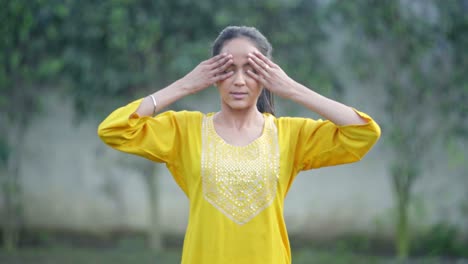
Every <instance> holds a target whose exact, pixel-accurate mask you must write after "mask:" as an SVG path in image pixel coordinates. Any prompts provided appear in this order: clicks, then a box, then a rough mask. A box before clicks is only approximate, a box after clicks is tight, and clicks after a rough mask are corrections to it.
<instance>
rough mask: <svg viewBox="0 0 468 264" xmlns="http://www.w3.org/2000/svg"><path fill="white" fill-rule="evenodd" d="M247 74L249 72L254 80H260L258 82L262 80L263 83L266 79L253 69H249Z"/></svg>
mask: <svg viewBox="0 0 468 264" xmlns="http://www.w3.org/2000/svg"><path fill="white" fill-rule="evenodd" d="M247 74H248V75H249V76H250V77H252V78H254V80H256V81H258V82H262V83H263V82H264V81H265V79H264V78H263V77H261V76H260V75H258V74H256V73H255V72H254V71H252V70H247Z"/></svg>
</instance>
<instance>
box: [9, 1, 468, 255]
mask: <svg viewBox="0 0 468 264" xmlns="http://www.w3.org/2000/svg"><path fill="white" fill-rule="evenodd" d="M0 22H1V23H0V110H1V113H0V184H1V189H0V220H1V224H2V226H1V227H2V228H1V240H0V241H1V242H0V243H1V247H2V249H1V250H0V262H1V263H135V262H138V263H179V262H180V254H181V245H182V242H183V235H184V232H185V227H186V224H187V216H188V202H187V198H186V197H185V196H184V194H183V192H182V191H181V190H179V189H178V187H177V186H176V184H175V183H174V181H173V179H172V177H171V176H170V174H168V172H167V171H166V169H165V167H164V166H163V165H159V164H154V163H151V162H149V161H146V160H143V159H140V158H136V157H132V156H130V155H126V154H123V153H120V152H117V151H115V150H112V149H110V148H109V147H107V146H105V145H104V144H103V143H102V142H100V140H99V139H98V137H97V134H96V129H97V126H98V124H99V123H100V121H102V120H103V119H104V118H105V117H106V116H107V115H108V114H109V113H110V112H111V111H112V110H114V109H115V108H117V107H119V106H122V105H124V104H127V103H129V102H131V101H133V100H135V99H138V98H140V97H143V96H146V95H148V94H149V93H151V92H154V91H156V90H158V89H161V88H163V87H165V86H166V85H168V84H170V83H171V82H173V81H175V80H177V79H178V78H181V77H182V76H184V75H185V74H186V73H187V72H189V71H190V70H191V69H193V68H194V67H195V66H196V65H197V64H198V63H199V62H200V61H202V60H205V59H207V58H209V56H210V46H211V43H212V41H213V40H214V39H215V38H216V37H217V35H218V33H219V32H220V31H221V30H222V29H223V28H224V27H226V26H228V25H248V26H254V27H256V28H258V29H259V30H260V31H261V32H262V33H263V34H264V35H265V36H266V37H267V38H269V40H270V42H271V43H272V44H273V47H274V52H273V57H274V61H275V62H276V63H277V64H279V65H280V66H281V67H282V68H283V69H284V70H285V71H286V72H287V73H288V74H289V75H290V76H291V77H292V78H294V79H295V80H297V81H299V82H301V83H302V84H304V85H306V86H308V87H310V88H311V89H313V90H315V91H318V92H320V93H321V94H323V95H325V96H328V97H331V98H333V99H335V100H338V101H341V102H343V103H345V104H348V105H351V106H353V107H355V108H357V109H359V110H361V111H364V112H367V113H369V114H370V115H371V116H372V117H373V118H374V119H375V120H376V121H377V122H378V123H379V124H380V125H381V127H382V138H381V140H380V141H379V142H378V144H377V145H376V146H375V147H374V148H373V149H372V150H371V151H370V153H369V154H368V155H367V156H366V157H365V158H364V159H363V160H362V161H361V162H359V163H355V164H350V165H342V166H337V167H332V168H324V169H320V170H313V171H307V172H303V173H301V175H299V176H298V178H297V180H296V182H295V184H294V185H293V188H292V189H291V191H290V193H289V195H288V197H287V199H286V204H285V208H286V209H285V218H286V221H287V224H288V230H289V235H290V240H291V245H292V251H293V260H294V263H393V262H394V261H399V260H406V261H407V263H468V175H467V174H468V169H467V168H468V165H467V159H466V155H467V151H468V150H467V148H466V142H467V135H468V126H467V124H468V120H467V102H468V100H467V99H468V51H467V47H468V1H467V0H449V1H437V0H394V1H391V0H388V1H386V0H382V1H377V0H355V1H339V0H316V1H312V0H303V1H301V0H266V1H252V2H247V1H245V2H244V1H220V0H198V1H188V0H172V1H162V0H153V1H149V0H102V1H90V0H81V1H73V0H0ZM276 103H277V111H278V116H304V117H312V118H319V117H318V116H316V115H315V114H313V113H310V112H309V111H306V110H305V109H303V108H302V107H300V106H298V105H296V104H294V103H293V102H290V101H287V100H284V99H281V98H276ZM171 109H174V110H182V109H187V110H199V111H203V112H211V111H217V109H219V98H218V94H217V92H216V90H215V89H214V88H209V89H206V90H205V91H203V92H201V93H199V94H195V95H192V96H189V97H186V98H183V99H182V100H180V101H178V102H177V103H175V104H174V105H172V106H171Z"/></svg>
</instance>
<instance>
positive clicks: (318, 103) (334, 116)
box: [249, 52, 367, 126]
mask: <svg viewBox="0 0 468 264" xmlns="http://www.w3.org/2000/svg"><path fill="white" fill-rule="evenodd" d="M249 61H250V63H251V64H252V66H253V68H254V69H255V70H256V72H249V74H250V75H251V76H252V77H253V78H255V79H257V80H258V81H260V82H262V83H263V85H264V86H265V87H266V88H267V89H269V90H270V91H271V92H273V93H275V94H277V95H279V96H281V97H284V98H287V99H290V100H292V101H294V102H297V103H299V104H301V105H303V106H305V107H306V108H308V109H309V110H311V111H313V112H315V113H317V114H319V115H321V116H323V117H324V118H325V119H328V120H330V121H331V122H333V123H334V124H336V125H339V126H344V125H360V124H365V123H366V122H367V120H366V119H364V118H362V117H361V116H360V115H358V114H357V113H356V111H355V110H354V109H352V108H351V107H349V106H347V105H344V104H342V103H340V102H337V101H334V100H332V99H330V98H327V97H325V96H322V95H320V94H318V93H316V92H314V91H313V90H311V89H309V88H307V87H305V86H304V85H302V84H300V83H298V82H296V81H294V80H293V79H291V78H290V77H289V76H288V75H287V74H286V73H285V72H284V71H283V70H282V69H281V68H280V67H279V66H278V65H276V64H275V63H273V62H272V61H271V60H269V59H268V58H266V57H265V56H263V55H262V54H261V53H258V52H256V53H253V54H250V55H249Z"/></svg>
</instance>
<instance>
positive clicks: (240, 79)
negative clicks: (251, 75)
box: [234, 71, 245, 86]
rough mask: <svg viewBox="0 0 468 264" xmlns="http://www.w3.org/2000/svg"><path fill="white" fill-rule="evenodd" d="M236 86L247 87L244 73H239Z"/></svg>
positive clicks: (235, 82)
mask: <svg viewBox="0 0 468 264" xmlns="http://www.w3.org/2000/svg"><path fill="white" fill-rule="evenodd" d="M234 85H235V86H244V85H245V76H244V73H243V72H242V71H238V72H237V73H236V75H235V79H234Z"/></svg>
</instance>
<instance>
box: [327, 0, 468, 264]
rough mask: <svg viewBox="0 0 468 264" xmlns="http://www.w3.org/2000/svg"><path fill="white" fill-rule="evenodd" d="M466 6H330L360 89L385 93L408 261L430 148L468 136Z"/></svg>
mask: <svg viewBox="0 0 468 264" xmlns="http://www.w3.org/2000/svg"><path fill="white" fill-rule="evenodd" d="M465 3H466V1H465V2H464V1H450V4H446V3H441V2H440V1H425V2H405V3H404V2H401V1H372V0H360V1H353V2H350V1H333V2H332V4H331V5H330V6H329V7H330V9H329V14H330V15H329V17H330V21H331V22H332V23H333V24H334V25H335V26H336V27H345V28H346V29H348V30H349V31H350V32H351V37H350V38H349V40H348V48H349V49H350V50H353V52H352V53H350V55H349V56H348V58H346V61H347V63H348V64H349V66H350V67H351V68H353V69H356V75H357V76H358V77H359V78H360V80H361V81H362V82H367V83H371V84H373V85H378V86H381V87H383V88H384V90H383V92H384V93H385V95H384V96H385V98H386V99H387V100H386V103H385V105H384V106H383V107H384V108H385V110H386V111H387V113H388V116H389V120H388V122H387V125H388V129H386V128H385V127H384V136H386V138H387V140H388V142H390V144H391V147H392V149H393V151H394V154H395V155H394V159H393V161H392V164H391V177H392V183H393V190H394V193H395V202H396V207H397V209H398V215H397V217H396V221H395V222H396V228H395V230H397V249H398V254H399V255H400V256H401V257H403V258H405V257H406V256H407V255H408V251H409V241H410V238H409V237H410V235H409V232H410V229H409V228H408V226H409V225H410V223H409V221H408V219H409V217H410V216H409V212H408V211H409V204H410V203H411V201H412V199H413V197H412V189H413V187H414V183H415V182H416V180H417V178H419V177H421V176H422V172H423V171H424V168H425V165H426V163H425V155H424V154H425V153H427V152H428V151H429V150H430V148H431V146H432V145H431V144H429V142H431V141H434V140H438V139H439V138H442V139H443V140H444V141H445V142H450V141H451V140H452V139H453V138H455V137H460V136H461V137H465V138H466V136H467V135H468V134H467V133H466V132H467V131H468V130H467V124H468V122H466V113H467V111H466V110H467V109H466V107H467V106H466V100H467V96H468V93H467V92H468V91H467V89H466V87H467V85H466V83H468V76H467V75H466V72H467V70H468V63H467V61H468V52H466V48H465V49H463V48H462V47H466V46H467V38H466V35H467V34H466V33H467V32H466V30H467V29H468V26H467V25H468V24H467V21H468V20H467V19H466V15H464V14H466V11H467V9H468V6H467V5H466V4H465ZM363 14H365V15H363ZM460 72H464V73H465V74H461V73H460Z"/></svg>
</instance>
